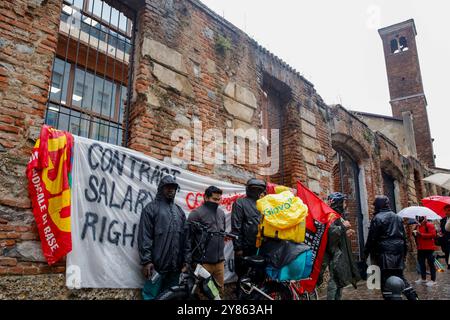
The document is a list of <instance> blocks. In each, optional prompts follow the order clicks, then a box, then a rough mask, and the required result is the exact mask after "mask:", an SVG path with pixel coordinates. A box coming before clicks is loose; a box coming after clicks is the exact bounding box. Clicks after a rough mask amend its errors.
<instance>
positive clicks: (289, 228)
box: [256, 191, 308, 248]
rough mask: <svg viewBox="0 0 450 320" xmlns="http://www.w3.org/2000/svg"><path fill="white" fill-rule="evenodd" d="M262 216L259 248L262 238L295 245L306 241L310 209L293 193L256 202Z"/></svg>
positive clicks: (277, 195)
mask: <svg viewBox="0 0 450 320" xmlns="http://www.w3.org/2000/svg"><path fill="white" fill-rule="evenodd" d="M256 207H257V209H258V211H259V212H261V214H262V219H261V223H260V224H259V226H258V236H257V247H258V248H259V247H260V245H261V239H262V237H268V238H274V239H280V240H288V241H293V242H295V243H302V242H304V241H305V233H306V216H307V215H308V207H307V206H306V205H305V204H304V203H303V201H302V200H301V199H300V198H299V197H296V196H294V194H293V193H292V192H291V191H283V192H280V193H278V194H269V195H267V196H265V197H264V198H262V199H259V200H258V201H257V202H256Z"/></svg>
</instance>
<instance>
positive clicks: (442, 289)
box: [342, 270, 450, 300]
mask: <svg viewBox="0 0 450 320" xmlns="http://www.w3.org/2000/svg"><path fill="white" fill-rule="evenodd" d="M405 277H406V279H407V280H408V281H409V282H410V284H411V285H412V286H413V287H414V288H415V289H416V291H417V294H418V295H419V299H420V300H450V271H448V270H446V271H445V272H442V273H441V272H438V273H437V279H436V282H437V284H436V285H434V286H433V287H427V286H426V285H425V284H416V283H415V282H414V281H415V280H417V279H419V278H420V276H419V275H418V274H417V273H415V272H407V273H405ZM427 280H429V276H428V277H427ZM342 299H343V300H382V297H381V291H380V290H369V289H367V286H366V284H365V282H360V283H359V285H358V289H356V290H355V289H353V287H347V288H345V289H344V292H343V295H342Z"/></svg>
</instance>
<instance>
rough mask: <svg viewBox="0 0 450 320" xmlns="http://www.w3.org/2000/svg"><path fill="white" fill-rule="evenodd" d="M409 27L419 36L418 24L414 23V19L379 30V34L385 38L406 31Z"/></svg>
mask: <svg viewBox="0 0 450 320" xmlns="http://www.w3.org/2000/svg"><path fill="white" fill-rule="evenodd" d="M408 27H410V28H413V30H414V35H416V36H417V29H416V24H415V23H414V19H409V20H406V21H403V22H400V23H396V24H393V25H391V26H389V27H385V28H381V29H379V30H378V33H379V34H380V36H384V35H387V34H389V33H392V32H395V31H399V30H402V29H406V28H408Z"/></svg>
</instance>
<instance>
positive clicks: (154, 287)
mask: <svg viewBox="0 0 450 320" xmlns="http://www.w3.org/2000/svg"><path fill="white" fill-rule="evenodd" d="M179 279H180V272H167V273H161V277H160V278H159V279H158V280H157V281H156V282H155V283H153V282H152V281H151V280H147V281H145V284H144V287H143V288H142V299H143V300H154V299H155V298H156V297H157V296H158V295H159V294H160V293H161V292H163V291H164V290H167V289H169V288H170V287H173V286H176V285H178V281H179Z"/></svg>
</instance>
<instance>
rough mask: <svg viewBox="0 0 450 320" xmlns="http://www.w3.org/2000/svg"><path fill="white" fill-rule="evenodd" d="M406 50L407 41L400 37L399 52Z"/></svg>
mask: <svg viewBox="0 0 450 320" xmlns="http://www.w3.org/2000/svg"><path fill="white" fill-rule="evenodd" d="M407 50H408V41H407V40H406V38H405V37H400V51H407Z"/></svg>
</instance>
